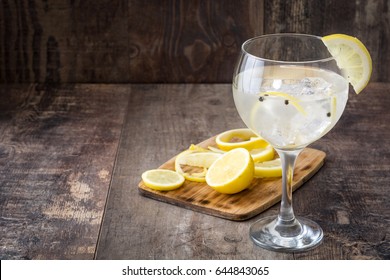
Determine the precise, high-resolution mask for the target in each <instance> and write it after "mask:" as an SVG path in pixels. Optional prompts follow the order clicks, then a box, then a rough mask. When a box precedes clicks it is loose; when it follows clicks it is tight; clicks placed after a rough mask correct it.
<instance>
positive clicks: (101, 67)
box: [0, 0, 390, 83]
mask: <svg viewBox="0 0 390 280" xmlns="http://www.w3.org/2000/svg"><path fill="white" fill-rule="evenodd" d="M389 6H390V2H389V0H376V1H373V0H354V1H337V0H326V1H323V0H313V1H309V0H296V1H283V0H241V1H236V0H224V1H213V0H191V1H185V0H162V1H161V0H149V1H142V0H101V1H93V0H86V1H60V0H55V1H38V0H30V1H22V0H16V1H11V0H1V2H0V82H1V83H18V82H27V83H28V82H51V83H59V82H62V83H86V82H87V83H88V82H89V83H99V82H100V83H129V82H131V83H158V82H161V83H184V82H193V83H201V82H205V83H213V82H214V83H230V82H231V76H232V73H233V67H234V63H235V60H236V58H237V55H238V52H239V50H240V46H241V44H242V43H243V42H244V41H245V40H246V39H249V38H250V37H253V36H257V35H261V34H263V33H276V32H302V33H310V34H317V35H327V34H330V33H347V34H351V35H353V36H356V37H358V38H360V39H361V40H362V41H363V42H364V43H365V44H366V45H367V47H368V49H369V51H370V52H371V55H372V57H373V67H374V71H373V75H372V81H373V82H390V72H389V71H390V70H389V67H388V65H389V64H390V49H389V45H390V44H389V42H390V9H389Z"/></svg>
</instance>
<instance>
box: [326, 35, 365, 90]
mask: <svg viewBox="0 0 390 280" xmlns="http://www.w3.org/2000/svg"><path fill="white" fill-rule="evenodd" d="M322 41H323V42H324V44H325V46H326V47H327V48H328V50H329V52H330V54H331V55H332V56H333V57H334V58H335V59H336V62H337V65H338V66H339V67H340V69H341V70H342V71H344V72H345V73H346V75H347V79H348V81H349V82H350V83H351V85H352V87H353V89H354V90H355V92H356V93H357V94H358V93H360V92H361V91H362V90H363V89H364V88H365V87H366V86H367V84H368V82H369V80H370V77H371V73H372V59H371V56H370V53H369V52H368V50H367V48H366V47H365V46H364V44H363V43H362V42H361V41H360V40H359V39H357V38H355V37H352V36H349V35H345V34H332V35H328V36H325V37H322Z"/></svg>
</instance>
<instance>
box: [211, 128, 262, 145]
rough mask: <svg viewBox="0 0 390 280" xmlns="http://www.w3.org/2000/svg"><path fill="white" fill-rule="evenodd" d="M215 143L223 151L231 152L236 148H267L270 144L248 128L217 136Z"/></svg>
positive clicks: (229, 131)
mask: <svg viewBox="0 0 390 280" xmlns="http://www.w3.org/2000/svg"><path fill="white" fill-rule="evenodd" d="M215 142H216V143H217V145H218V148H220V149H221V150H223V151H230V150H232V149H236V148H244V149H247V150H253V149H259V148H265V147H266V146H267V145H268V143H267V142H266V141H265V140H264V139H263V138H261V137H259V136H258V135H256V134H255V133H254V132H253V131H252V130H250V129H248V128H239V129H232V130H228V131H225V132H223V133H221V134H219V135H218V136H217V138H216V139H215Z"/></svg>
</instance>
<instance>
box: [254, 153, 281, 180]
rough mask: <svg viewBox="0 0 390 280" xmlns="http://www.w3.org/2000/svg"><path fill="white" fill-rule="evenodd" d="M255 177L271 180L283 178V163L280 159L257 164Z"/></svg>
mask: <svg viewBox="0 0 390 280" xmlns="http://www.w3.org/2000/svg"><path fill="white" fill-rule="evenodd" d="M254 176H255V177H257V178H269V177H281V176H282V163H281V161H280V158H277V159H274V160H270V161H264V162H257V163H255V174H254Z"/></svg>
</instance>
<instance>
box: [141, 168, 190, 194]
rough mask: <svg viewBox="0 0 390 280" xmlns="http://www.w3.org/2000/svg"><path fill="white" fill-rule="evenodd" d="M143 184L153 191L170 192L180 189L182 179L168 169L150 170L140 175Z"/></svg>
mask: <svg viewBox="0 0 390 280" xmlns="http://www.w3.org/2000/svg"><path fill="white" fill-rule="evenodd" d="M141 177H142V181H143V182H144V184H145V185H146V186H147V187H149V188H151V189H154V190H158V191H171V190H174V189H177V188H179V187H181V186H182V185H183V183H184V181H185V179H184V177H183V176H182V175H180V174H178V173H176V172H175V171H172V170H168V169H152V170H148V171H145V172H144V173H142V176H141Z"/></svg>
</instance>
